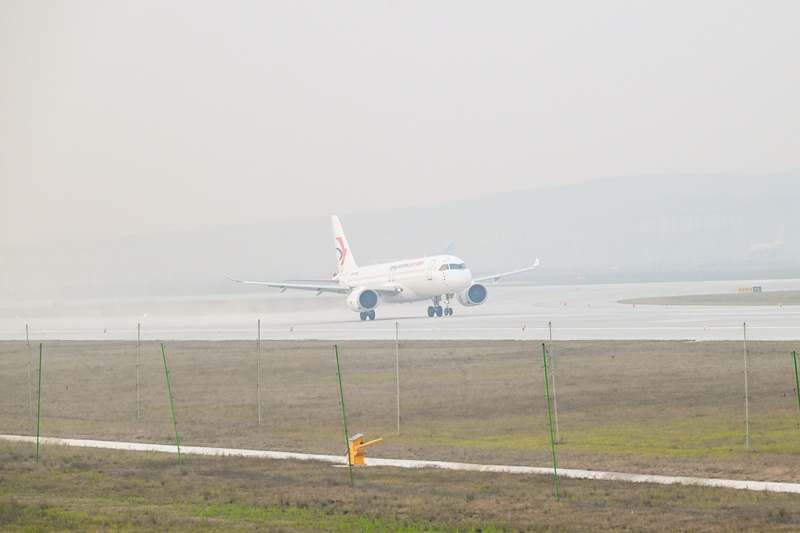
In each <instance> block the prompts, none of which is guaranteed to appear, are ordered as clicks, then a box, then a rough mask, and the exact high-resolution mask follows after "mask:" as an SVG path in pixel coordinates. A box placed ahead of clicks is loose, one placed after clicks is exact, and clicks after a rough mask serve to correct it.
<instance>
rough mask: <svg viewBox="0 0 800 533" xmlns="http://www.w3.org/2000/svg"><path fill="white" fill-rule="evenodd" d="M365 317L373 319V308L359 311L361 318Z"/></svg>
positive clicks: (364, 318)
mask: <svg viewBox="0 0 800 533" xmlns="http://www.w3.org/2000/svg"><path fill="white" fill-rule="evenodd" d="M366 319H370V320H375V310H374V309H373V310H372V311H362V312H361V320H366Z"/></svg>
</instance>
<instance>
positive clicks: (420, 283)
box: [336, 255, 472, 303]
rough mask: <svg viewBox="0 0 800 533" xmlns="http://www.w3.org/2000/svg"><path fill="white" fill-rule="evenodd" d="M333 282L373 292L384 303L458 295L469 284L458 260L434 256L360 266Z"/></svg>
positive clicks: (463, 268)
mask: <svg viewBox="0 0 800 533" xmlns="http://www.w3.org/2000/svg"><path fill="white" fill-rule="evenodd" d="M336 280H337V281H338V282H339V283H340V284H342V285H350V286H356V287H366V288H368V289H373V290H376V291H378V292H380V294H381V298H382V299H383V300H384V301H386V302H397V303H402V302H415V301H419V300H427V299H430V298H432V297H435V296H441V295H452V294H456V293H459V292H461V291H463V290H465V289H467V288H468V287H469V286H470V284H471V283H472V273H471V272H470V271H469V269H468V268H467V267H466V265H464V262H463V261H462V260H461V259H459V258H458V257H454V256H452V255H437V256H432V257H420V258H417V259H409V260H405V261H393V262H391V263H380V264H376V265H369V266H361V267H358V268H356V269H354V270H351V271H345V272H342V273H341V274H339V275H338V276H337V278H336Z"/></svg>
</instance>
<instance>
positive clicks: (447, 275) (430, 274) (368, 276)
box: [226, 215, 539, 320]
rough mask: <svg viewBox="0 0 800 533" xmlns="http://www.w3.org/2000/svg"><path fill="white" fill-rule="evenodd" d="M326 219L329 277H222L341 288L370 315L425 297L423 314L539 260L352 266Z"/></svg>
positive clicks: (481, 292)
mask: <svg viewBox="0 0 800 533" xmlns="http://www.w3.org/2000/svg"><path fill="white" fill-rule="evenodd" d="M331 225H332V226H333V240H334V245H335V248H336V261H337V263H338V265H339V271H338V273H337V274H335V275H334V276H333V279H331V280H330V281H328V280H325V281H321V282H314V281H311V282H304V283H298V282H293V281H246V280H241V279H234V278H228V279H229V280H231V281H235V282H237V283H244V284H252V285H265V286H267V287H275V288H278V289H281V292H283V291H285V290H287V289H298V290H307V291H316V292H317V295H320V294H322V293H323V292H332V293H339V294H346V295H347V306H348V307H349V308H350V309H352V310H353V311H355V312H357V313H359V314H360V315H359V316H360V317H361V320H375V308H377V307H378V304H379V303H380V302H381V301H385V302H391V303H405V302H417V301H422V300H430V301H431V305H430V306H428V316H429V317H434V316H437V317H440V316H442V315H444V316H451V315H452V314H453V308H452V307H450V303H451V301H452V300H453V298H454V297H455V299H456V300H458V302H459V303H460V304H461V305H464V306H466V307H472V306H476V305H481V304H483V303H485V302H486V298H487V296H488V290H487V289H486V286H485V285H484V284H483V283H482V282H484V281H487V280H493V281H494V282H497V280H498V279H500V278H501V277H504V276H511V275H514V274H520V273H522V272H528V271H529V270H533V269H535V268H536V267H537V266H539V260H538V259H536V261H535V262H534V264H533V266H529V267H526V268H521V269H519V270H513V271H510V272H503V273H501V274H494V275H492V276H484V277H480V278H473V277H472V273H471V272H470V270H469V268H467V265H466V264H464V262H463V261H462V260H461V259H459V258H458V257H456V256H454V255H452V254H447V255H435V256H431V257H418V258H415V259H408V260H402V261H393V262H389V263H380V264H375V265H368V266H358V263H356V260H355V258H354V257H353V252H352V250H351V249H350V245H349V244H348V242H347V237H346V236H345V234H344V231H342V225H341V223H340V222H339V217H337V216H336V215H333V216H331ZM226 277H227V276H226ZM442 303H444V307H442V305H441V304H442Z"/></svg>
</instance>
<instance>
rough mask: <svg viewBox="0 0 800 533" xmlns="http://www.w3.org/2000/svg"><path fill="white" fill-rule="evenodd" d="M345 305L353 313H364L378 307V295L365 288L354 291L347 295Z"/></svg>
mask: <svg viewBox="0 0 800 533" xmlns="http://www.w3.org/2000/svg"><path fill="white" fill-rule="evenodd" d="M347 305H348V307H350V309H352V310H353V311H359V312H361V313H365V312H367V311H372V310H373V309H375V308H376V307H378V293H377V292H375V291H373V290H372V289H368V288H366V287H359V288H357V289H354V290H353V291H351V292H350V294H348V295H347Z"/></svg>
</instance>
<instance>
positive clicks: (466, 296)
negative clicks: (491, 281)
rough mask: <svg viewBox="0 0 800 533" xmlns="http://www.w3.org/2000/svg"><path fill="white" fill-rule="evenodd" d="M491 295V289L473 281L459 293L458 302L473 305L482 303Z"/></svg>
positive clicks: (468, 305)
mask: <svg viewBox="0 0 800 533" xmlns="http://www.w3.org/2000/svg"><path fill="white" fill-rule="evenodd" d="M488 296H489V291H488V290H486V287H485V286H484V285H483V284H481V283H473V284H472V285H470V286H469V287H467V288H466V289H464V290H463V291H461V292H459V293H458V296H457V298H458V303H460V304H461V305H464V306H467V307H472V306H474V305H481V304H482V303H484V302H485V301H486V298H487V297H488Z"/></svg>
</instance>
